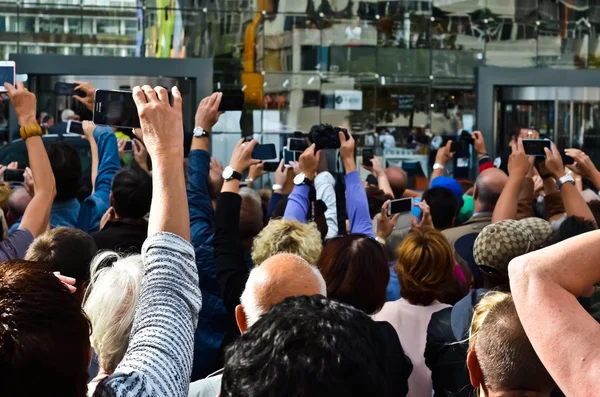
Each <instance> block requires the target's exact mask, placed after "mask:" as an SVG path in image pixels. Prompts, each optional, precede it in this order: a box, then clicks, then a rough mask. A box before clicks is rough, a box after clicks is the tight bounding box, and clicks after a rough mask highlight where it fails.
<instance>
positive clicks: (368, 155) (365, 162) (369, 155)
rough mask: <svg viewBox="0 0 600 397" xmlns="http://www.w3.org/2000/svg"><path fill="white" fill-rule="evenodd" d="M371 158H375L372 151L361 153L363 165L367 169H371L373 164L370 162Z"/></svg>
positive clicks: (366, 150) (365, 150)
mask: <svg viewBox="0 0 600 397" xmlns="http://www.w3.org/2000/svg"><path fill="white" fill-rule="evenodd" d="M373 157H375V155H374V154H373V149H363V151H362V163H363V165H365V166H367V167H372V166H373V163H372V162H371V160H373Z"/></svg>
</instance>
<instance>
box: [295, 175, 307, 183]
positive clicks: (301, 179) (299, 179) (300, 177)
mask: <svg viewBox="0 0 600 397" xmlns="http://www.w3.org/2000/svg"><path fill="white" fill-rule="evenodd" d="M305 178H306V175H304V174H302V173H300V174H298V175H296V176H295V177H294V184H296V185H302V183H304V179H305Z"/></svg>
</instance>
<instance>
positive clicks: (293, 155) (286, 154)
mask: <svg viewBox="0 0 600 397" xmlns="http://www.w3.org/2000/svg"><path fill="white" fill-rule="evenodd" d="M300 155H301V153H298V152H291V151H289V150H288V149H287V148H286V147H284V148H283V164H284V165H290V163H291V162H292V161H298V159H299V158H300Z"/></svg>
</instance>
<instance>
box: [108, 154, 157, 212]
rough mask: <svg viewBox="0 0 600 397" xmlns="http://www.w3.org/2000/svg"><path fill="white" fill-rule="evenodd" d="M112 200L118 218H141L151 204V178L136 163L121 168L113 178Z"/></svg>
mask: <svg viewBox="0 0 600 397" xmlns="http://www.w3.org/2000/svg"><path fill="white" fill-rule="evenodd" d="M112 199H113V202H112V205H113V207H114V209H115V212H116V213H117V215H118V216H119V217H120V218H129V219H140V218H143V217H144V216H146V214H147V213H148V212H149V211H150V203H151V202H152V177H151V176H150V175H148V173H147V172H146V171H144V170H143V169H142V168H141V167H139V166H138V165H137V163H136V164H135V165H129V166H126V167H123V168H121V169H120V170H119V172H117V173H116V174H115V176H114V178H113V182H112Z"/></svg>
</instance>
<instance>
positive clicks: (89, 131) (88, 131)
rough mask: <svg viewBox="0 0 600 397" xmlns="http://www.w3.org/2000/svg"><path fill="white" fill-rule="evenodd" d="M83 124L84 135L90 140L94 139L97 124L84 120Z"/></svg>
mask: <svg viewBox="0 0 600 397" xmlns="http://www.w3.org/2000/svg"><path fill="white" fill-rule="evenodd" d="M81 126H82V127H83V137H84V138H85V139H87V140H88V141H91V140H92V139H94V130H95V129H96V124H94V123H93V122H91V121H88V120H84V121H83V122H82V123H81Z"/></svg>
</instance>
